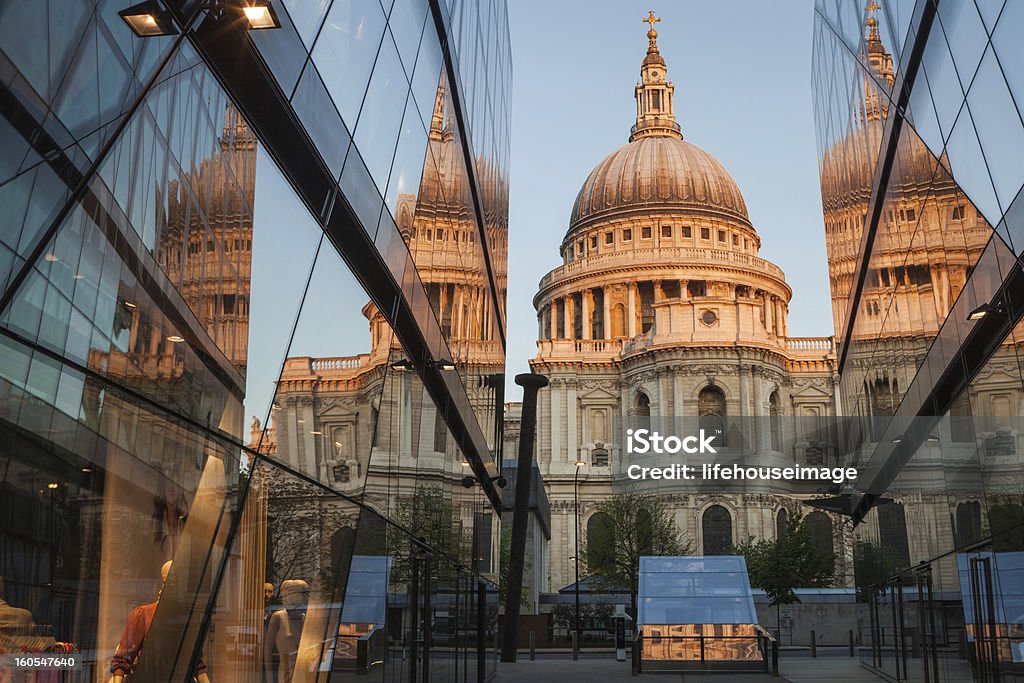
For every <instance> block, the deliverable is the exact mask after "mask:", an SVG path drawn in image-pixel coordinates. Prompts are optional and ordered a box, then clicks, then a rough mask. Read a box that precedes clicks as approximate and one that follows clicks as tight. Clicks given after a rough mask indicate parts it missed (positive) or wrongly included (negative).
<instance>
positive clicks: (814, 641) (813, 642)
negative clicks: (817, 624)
mask: <svg viewBox="0 0 1024 683" xmlns="http://www.w3.org/2000/svg"><path fill="white" fill-rule="evenodd" d="M811 656H812V657H817V656H818V638H817V634H816V633H815V632H814V630H813V629H812V630H811Z"/></svg>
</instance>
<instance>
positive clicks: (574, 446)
mask: <svg viewBox="0 0 1024 683" xmlns="http://www.w3.org/2000/svg"><path fill="white" fill-rule="evenodd" d="M562 386H564V387H565V414H566V418H567V419H566V425H565V429H566V435H565V436H566V440H565V443H566V446H567V447H568V452H569V458H570V460H568V462H572V463H575V462H576V461H575V460H574V459H573V458H576V457H578V456H579V452H580V443H579V439H578V437H577V434H578V433H579V428H578V427H577V425H576V380H575V379H569V380H566V381H565V383H564V384H563V385H562Z"/></svg>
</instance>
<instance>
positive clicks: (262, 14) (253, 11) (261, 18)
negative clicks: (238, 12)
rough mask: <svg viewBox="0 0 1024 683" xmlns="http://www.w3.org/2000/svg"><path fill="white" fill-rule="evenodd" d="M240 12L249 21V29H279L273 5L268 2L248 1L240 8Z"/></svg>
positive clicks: (278, 21)
mask: <svg viewBox="0 0 1024 683" xmlns="http://www.w3.org/2000/svg"><path fill="white" fill-rule="evenodd" d="M242 12H244V13H245V18H246V19H247V20H248V21H249V28H250V29H253V30H259V29H264V28H281V20H280V19H278V18H277V12H275V11H274V5H273V4H272V3H270V2H269V0H263V1H262V2H261V1H260V0H249V1H248V2H247V3H246V5H245V6H243V7H242Z"/></svg>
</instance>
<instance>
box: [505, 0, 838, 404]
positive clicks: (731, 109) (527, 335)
mask: <svg viewBox="0 0 1024 683" xmlns="http://www.w3.org/2000/svg"><path fill="white" fill-rule="evenodd" d="M651 9H653V10H654V12H655V14H656V15H657V16H658V17H661V19H662V21H661V22H660V23H659V24H658V25H657V29H658V44H659V47H660V48H661V53H662V55H663V56H664V57H665V60H666V62H667V64H668V73H669V77H670V78H671V79H672V81H673V82H674V83H675V93H676V94H675V109H676V118H677V120H678V122H679V124H680V125H681V126H682V130H683V135H684V136H685V137H686V139H687V140H689V141H690V142H692V143H694V144H696V145H698V146H700V147H702V148H704V149H705V150H707V151H708V152H709V153H711V154H712V155H713V156H715V157H717V158H718V159H719V160H720V161H721V162H722V163H723V164H724V165H725V167H726V169H728V170H729V172H730V173H731V174H732V176H733V178H735V179H736V182H737V183H739V186H740V189H741V190H742V191H743V196H744V199H746V203H747V208H748V210H749V212H750V218H751V220H752V222H753V223H754V227H755V228H756V229H757V230H758V232H759V233H760V234H761V242H762V245H761V256H762V257H764V258H767V259H769V260H771V261H773V262H775V263H776V264H778V265H779V266H780V267H781V268H782V269H783V270H784V271H785V272H786V279H787V281H788V282H789V284H790V286H791V287H792V288H793V301H792V302H791V304H790V315H789V322H790V325H789V330H790V334H792V335H794V336H827V335H830V334H832V333H833V330H832V314H831V308H830V302H829V290H828V276H827V268H826V262H825V239H824V230H823V228H822V215H821V193H820V189H819V185H818V165H817V157H816V151H815V137H814V121H813V114H812V110H811V92H810V71H811V64H810V62H811V28H812V23H813V3H812V1H811V0H801V1H797V2H763V1H761V0H726V1H724V2H710V1H708V0H704V1H703V2H692V1H685V2H680V1H678V0H677V1H673V2H665V0H661V1H660V2H653V1H652V0H646V1H645V2H634V1H633V0H559V2H554V3H553V2H540V1H539V0H510V1H509V14H510V23H511V27H510V30H511V33H512V51H513V69H514V76H513V78H514V81H515V82H514V89H513V95H514V96H513V102H512V159H511V187H510V195H511V196H510V202H511V205H510V216H509V269H510V273H509V295H508V296H509V300H508V309H509V316H508V328H509V335H508V337H509V340H508V341H509V345H508V371H509V374H510V375H513V374H515V373H518V372H527V371H528V365H527V361H528V359H529V358H531V357H532V356H533V355H535V353H536V337H537V322H536V314H535V312H534V310H533V306H532V303H531V301H532V298H533V295H534V293H536V291H537V283H538V281H539V280H540V278H541V276H543V275H544V273H546V272H547V271H549V270H550V269H552V268H554V267H555V266H557V265H558V263H559V258H558V245H559V243H560V242H561V238H562V236H563V235H564V234H565V230H566V227H567V225H568V218H569V211H570V209H571V208H572V204H573V201H574V200H575V198H576V193H577V192H578V191H579V188H580V186H581V185H582V184H583V181H584V180H585V179H586V177H587V174H588V173H589V172H590V170H591V169H592V168H593V167H594V166H595V165H597V163H598V162H599V161H600V160H601V159H602V158H604V157H605V156H606V155H607V154H608V153H610V152H611V151H613V150H614V149H616V148H618V147H619V146H621V145H623V144H625V143H626V142H627V138H628V136H629V128H630V126H631V125H632V124H633V123H634V122H635V116H636V113H635V104H634V100H633V86H634V85H635V83H636V81H637V79H638V78H639V74H640V62H641V61H642V60H643V57H644V54H645V52H646V49H647V38H646V35H645V34H646V31H647V24H645V23H643V22H642V21H641V19H642V18H643V17H645V16H646V15H647V12H648V10H651ZM519 398H520V393H519V387H517V386H515V385H511V390H510V392H509V399H510V400H519Z"/></svg>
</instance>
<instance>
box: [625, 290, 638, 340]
mask: <svg viewBox="0 0 1024 683" xmlns="http://www.w3.org/2000/svg"><path fill="white" fill-rule="evenodd" d="M626 289H627V290H628V292H629V294H628V302H629V305H628V306H627V307H626V334H627V335H628V336H629V338H630V339H632V338H633V337H635V336H636V333H637V331H636V303H637V286H636V283H635V282H630V283H629V284H627V285H626Z"/></svg>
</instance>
